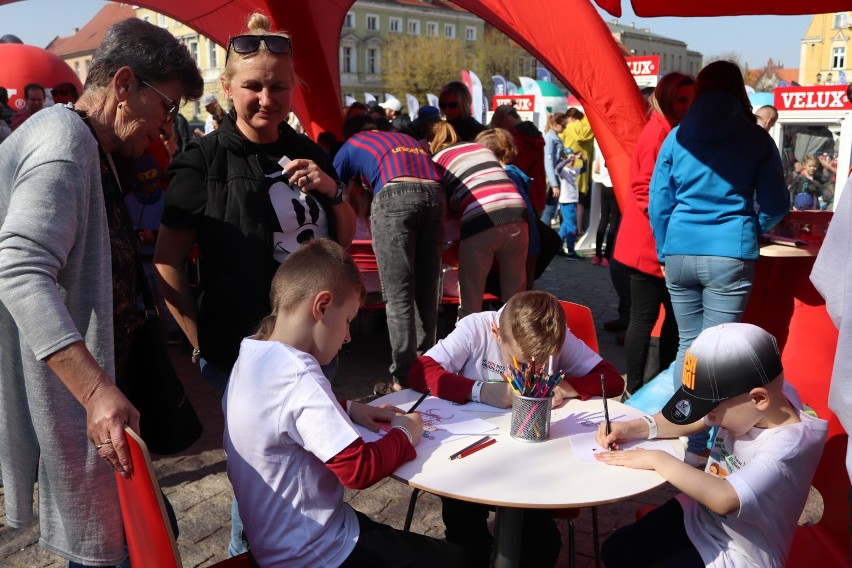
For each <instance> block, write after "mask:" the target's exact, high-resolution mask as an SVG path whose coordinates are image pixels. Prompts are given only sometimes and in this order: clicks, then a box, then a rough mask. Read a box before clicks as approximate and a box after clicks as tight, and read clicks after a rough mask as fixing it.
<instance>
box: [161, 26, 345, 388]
mask: <svg viewBox="0 0 852 568" xmlns="http://www.w3.org/2000/svg"><path fill="white" fill-rule="evenodd" d="M296 81H297V79H296V76H295V74H294V71H293V55H292V44H291V41H290V38H289V37H288V36H287V35H284V34H283V33H281V32H277V33H271V32H270V23H269V20H268V18H267V17H266V16H264V15H262V14H260V13H254V14H252V15H251V16H250V17H249V20H248V30H247V32H246V33H245V34H243V35H238V36H235V37H233V38H231V40H230V42H229V43H228V48H227V52H226V58H225V71H224V72H223V73H222V78H221V82H222V88H223V91H224V93H225V96H226V97H227V99H228V100H229V102H230V103H231V105H232V106H233V110H232V111H231V112H229V113H228V114H227V115H226V116H225V117H224V119H223V121H222V124H221V125H220V126H219V128H218V129H217V130H215V131H213V132H212V133H211V134H209V135H207V136H205V137H204V138H201V139H198V140H196V141H194V142H193V143H192V144H190V145H188V147H187V149H186V151H185V152H183V153H182V154H179V155H178V156H177V157H176V158H175V160H174V161H173V162H172V164H171V166H170V169H169V174H170V178H171V179H170V183H169V190H168V192H167V194H166V206H165V211H164V213H163V221H162V223H163V226H162V227H161V230H160V235H159V239H158V246H157V252H156V254H155V259H154V262H155V264H156V265H157V269H158V271H159V273H160V277H161V278H162V279H163V280H164V282H165V284H166V286H165V291H166V293H165V298H166V302H167V304H168V306H169V309H170V310H171V311H172V313H173V314H174V316H175V319H176V320H177V321H178V323H179V324H180V325H181V327H182V328H183V330H184V332H185V333H186V337H187V338H188V339H189V341H190V343H191V344H192V346H193V347H194V348H195V352H194V358H195V359H196V360H199V359H200V360H201V364H202V374H203V375H204V377H205V378H206V379H207V380H208V381H210V382H211V383H212V384H213V386H214V388H217V389H218V390H219V391H220V392H223V391H224V389H225V385H226V383H227V380H228V376H229V374H230V371H231V367H232V366H233V364H234V361H235V360H236V358H237V354H238V352H239V345H240V341H241V340H242V339H243V338H244V337H246V336H248V335H251V334H252V332H253V330H254V328H255V326H256V325H257V323H258V322H259V321H260V320H261V319H262V318H263V317H264V316H266V315H268V313H269V309H270V308H269V286H270V283H271V281H272V276H273V274H274V273H275V270H276V269H277V267H278V265H279V264H280V263H281V262H283V260H284V259H285V258H286V257H287V255H288V254H289V253H290V252H292V251H293V250H295V249H296V248H298V247H299V246H300V244H301V243H303V242H305V241H306V240H309V239H312V238H319V237H331V238H332V239H334V240H336V241H338V242H339V243H340V244H342V245H343V246H348V244H349V242H350V241H351V239H352V236H353V234H354V230H355V214H354V212H353V211H352V208H351V207H350V206H349V205H348V204H346V203H343V202H342V201H341V199H340V197H341V192H342V184H340V183H339V182H338V179H337V174H336V173H335V171H334V168H333V167H332V165H331V162H330V161H329V159H328V157H327V156H326V155H325V153H324V152H323V151H322V148H320V147H319V146H318V145H317V144H315V143H314V142H312V141H311V140H309V139H308V138H307V137H305V136H301V135H299V134H297V133H296V132H295V131H294V130H293V129H292V128H291V127H290V126H289V125H288V124H287V116H288V114H289V112H290V99H291V96H292V93H293V91H294V90H295V88H296ZM195 243H197V244H198V247H199V253H200V268H201V275H200V279H201V291H202V297H201V301H200V307H198V308H196V304H195V301H194V299H193V295H192V293H191V291H190V288H189V282H188V279H187V277H186V273H185V270H184V260H185V259H186V257H187V255H188V254H189V253H190V251H191V250H192V247H193V245H194V244H195Z"/></svg>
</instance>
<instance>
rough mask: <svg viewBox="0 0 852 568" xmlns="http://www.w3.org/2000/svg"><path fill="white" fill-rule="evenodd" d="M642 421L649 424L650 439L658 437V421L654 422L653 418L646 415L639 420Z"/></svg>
mask: <svg viewBox="0 0 852 568" xmlns="http://www.w3.org/2000/svg"><path fill="white" fill-rule="evenodd" d="M639 419H640V420H644V421H645V422H646V423H647V424H648V439H649V440H653V439H654V438H656V437H657V421H656V420H654V417H653V416H648V415H647V414H645V415H644V416H641V417H640V418H639Z"/></svg>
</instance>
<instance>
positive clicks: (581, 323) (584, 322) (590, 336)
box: [553, 300, 600, 568]
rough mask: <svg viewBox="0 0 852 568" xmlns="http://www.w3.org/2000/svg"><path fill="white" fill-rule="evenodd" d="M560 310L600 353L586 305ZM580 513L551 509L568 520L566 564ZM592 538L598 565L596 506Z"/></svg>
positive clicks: (570, 562)
mask: <svg viewBox="0 0 852 568" xmlns="http://www.w3.org/2000/svg"><path fill="white" fill-rule="evenodd" d="M559 305H561V306H562V311H563V312H565V323H566V324H567V325H568V329H570V330H571V333H573V334H574V335H575V336H576V337H577V339H579V340H580V341H582V342H583V343H585V344H586V345H588V346H589V348H591V349H592V351H594V352H595V353H600V348H599V346H598V332H597V331H596V330H595V319H594V317H592V310H590V309H589V308H588V306H584V305H582V304H575V303H574V302H568V301H566V300H559ZM579 514H580V509H557V510H555V511H553V517H554V518H555V519H565V520H566V521H567V522H568V546H570V549H569V550H570V553H569V556H568V566H570V567H571V568H573V566H574V519H576V518H577V516H578V515H579ZM592 539H593V541H594V546H595V566H600V537H599V536H598V508H597V507H592Z"/></svg>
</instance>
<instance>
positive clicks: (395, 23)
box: [388, 18, 402, 34]
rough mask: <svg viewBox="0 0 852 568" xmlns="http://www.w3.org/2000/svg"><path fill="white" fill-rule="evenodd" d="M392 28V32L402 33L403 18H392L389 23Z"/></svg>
mask: <svg viewBox="0 0 852 568" xmlns="http://www.w3.org/2000/svg"><path fill="white" fill-rule="evenodd" d="M388 27H389V28H390V32H391V33H392V34H401V33H402V18H391V19H390V23H389V24H388Z"/></svg>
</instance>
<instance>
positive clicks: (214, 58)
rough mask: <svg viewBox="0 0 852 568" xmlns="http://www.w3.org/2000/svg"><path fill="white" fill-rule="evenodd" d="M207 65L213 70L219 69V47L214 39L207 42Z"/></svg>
mask: <svg viewBox="0 0 852 568" xmlns="http://www.w3.org/2000/svg"><path fill="white" fill-rule="evenodd" d="M207 48H208V49H207V63H208V65H207V66H208V67H210V68H211V69H217V68H218V67H219V46H218V45H216V42H215V41H213V40H212V39H208V40H207Z"/></svg>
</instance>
